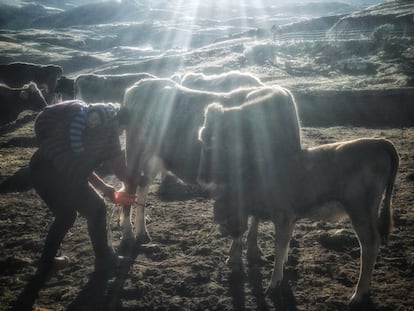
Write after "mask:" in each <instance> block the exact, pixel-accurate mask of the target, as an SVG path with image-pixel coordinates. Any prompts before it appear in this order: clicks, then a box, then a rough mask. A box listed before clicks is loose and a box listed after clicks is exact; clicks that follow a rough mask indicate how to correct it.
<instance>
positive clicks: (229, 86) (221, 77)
mask: <svg viewBox="0 0 414 311" xmlns="http://www.w3.org/2000/svg"><path fill="white" fill-rule="evenodd" d="M181 84H182V85H183V86H185V87H188V88H190V89H196V90H204V91H214V92H230V91H232V90H234V89H237V88H241V87H262V86H265V84H264V83H263V82H262V81H260V79H259V78H257V77H255V76H254V75H252V74H250V73H243V72H240V71H229V72H224V73H221V74H217V75H205V74H203V73H194V72H189V73H186V74H185V75H184V77H183V78H182V80H181Z"/></svg>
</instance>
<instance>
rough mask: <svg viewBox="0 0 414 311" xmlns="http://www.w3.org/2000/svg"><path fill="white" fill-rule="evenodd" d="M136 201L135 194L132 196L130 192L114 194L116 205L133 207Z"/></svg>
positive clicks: (116, 192)
mask: <svg viewBox="0 0 414 311" xmlns="http://www.w3.org/2000/svg"><path fill="white" fill-rule="evenodd" d="M135 199H136V195H135V194H131V193H128V192H123V191H115V192H114V203H116V204H120V205H128V206H130V205H132V204H134V202H135Z"/></svg>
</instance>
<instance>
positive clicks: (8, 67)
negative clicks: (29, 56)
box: [0, 62, 63, 105]
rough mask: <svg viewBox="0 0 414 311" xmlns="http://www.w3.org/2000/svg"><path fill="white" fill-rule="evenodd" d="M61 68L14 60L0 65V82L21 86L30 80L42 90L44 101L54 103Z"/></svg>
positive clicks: (61, 71)
mask: <svg viewBox="0 0 414 311" xmlns="http://www.w3.org/2000/svg"><path fill="white" fill-rule="evenodd" d="M62 73H63V69H62V67H60V66H56V65H39V64H31V63H23V62H15V63H9V64H1V65H0V82H2V83H4V84H6V85H8V86H10V87H15V88H16V87H22V86H23V85H24V84H26V83H29V82H31V81H33V82H35V83H36V85H37V86H38V87H39V89H41V90H42V93H43V96H44V98H45V99H46V102H47V103H48V104H49V105H50V104H54V103H55V93H54V91H55V88H56V82H57V80H58V78H59V77H60V76H61V75H62Z"/></svg>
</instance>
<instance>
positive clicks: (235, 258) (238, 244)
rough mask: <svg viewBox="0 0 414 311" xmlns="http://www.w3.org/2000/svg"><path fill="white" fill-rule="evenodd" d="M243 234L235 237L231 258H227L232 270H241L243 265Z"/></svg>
mask: <svg viewBox="0 0 414 311" xmlns="http://www.w3.org/2000/svg"><path fill="white" fill-rule="evenodd" d="M242 236H243V235H241V236H239V237H237V238H233V240H232V242H231V245H230V250H229V258H228V259H227V261H226V264H227V266H228V267H229V268H230V270H231V271H232V272H239V271H241V270H242V267H243V260H242V248H243V246H242Z"/></svg>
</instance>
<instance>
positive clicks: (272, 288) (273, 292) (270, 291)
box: [264, 281, 282, 298]
mask: <svg viewBox="0 0 414 311" xmlns="http://www.w3.org/2000/svg"><path fill="white" fill-rule="evenodd" d="M281 293H282V282H281V281H279V282H277V283H276V285H272V284H269V285H268V286H267V288H266V290H265V292H264V294H265V295H266V296H273V297H276V298H278V297H279V296H281Z"/></svg>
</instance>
